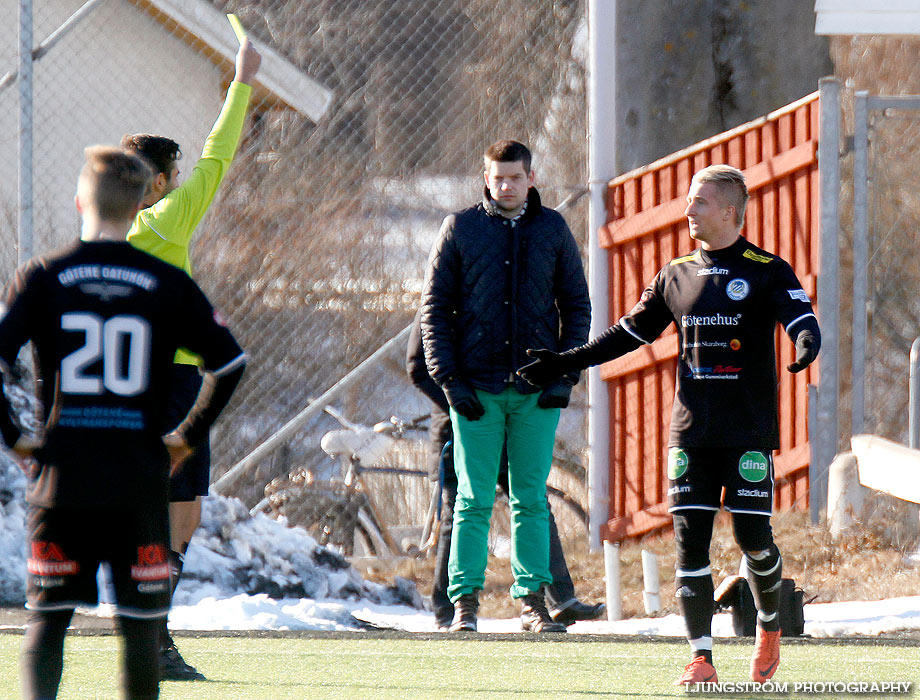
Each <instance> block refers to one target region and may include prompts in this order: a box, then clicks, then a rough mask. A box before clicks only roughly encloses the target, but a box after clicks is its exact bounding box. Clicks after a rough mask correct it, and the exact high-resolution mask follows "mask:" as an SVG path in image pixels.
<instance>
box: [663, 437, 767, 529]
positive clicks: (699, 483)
mask: <svg viewBox="0 0 920 700" xmlns="http://www.w3.org/2000/svg"><path fill="white" fill-rule="evenodd" d="M723 487H724V488H725V499H724V502H723V500H722V489H723ZM723 505H724V506H725V510H728V511H731V512H732V513H750V514H754V515H770V514H771V513H772V511H773V452H772V450H762V449H756V448H751V449H741V448H694V447H671V448H669V449H668V511H669V512H671V513H673V512H674V511H679V510H684V509H687V508H699V509H703V510H719V508H720V507H721V506H723Z"/></svg>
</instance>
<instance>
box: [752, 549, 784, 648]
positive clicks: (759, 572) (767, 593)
mask: <svg viewBox="0 0 920 700" xmlns="http://www.w3.org/2000/svg"><path fill="white" fill-rule="evenodd" d="M765 552H766V553H765V554H763V555H760V553H751V552H745V553H744V563H745V567H746V569H747V572H746V575H745V578H747V582H748V585H749V586H750V587H751V595H753V596H754V604H755V605H756V606H757V624H758V625H760V626H761V627H763V628H764V629H765V630H766V631H768V632H774V631H776V630H778V629H779V598H780V589H781V588H782V580H783V558H782V557H781V556H780V554H779V549H777V547H776V545H775V544H771V545H770V548H769V549H767V550H765Z"/></svg>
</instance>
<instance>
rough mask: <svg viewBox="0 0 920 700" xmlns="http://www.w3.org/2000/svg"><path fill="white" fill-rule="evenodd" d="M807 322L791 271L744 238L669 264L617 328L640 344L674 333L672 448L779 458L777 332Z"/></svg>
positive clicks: (806, 305) (804, 299)
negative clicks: (756, 451) (745, 450)
mask: <svg viewBox="0 0 920 700" xmlns="http://www.w3.org/2000/svg"><path fill="white" fill-rule="evenodd" d="M808 318H810V319H814V312H813V310H812V306H811V301H810V300H809V298H808V295H807V294H806V293H805V291H804V290H803V289H802V285H801V284H800V283H799V280H798V279H797V278H796V276H795V273H794V272H793V270H792V268H791V267H790V266H789V264H788V263H787V262H785V261H784V260H783V259H782V258H779V257H777V256H776V255H773V254H771V253H768V252H766V251H764V250H762V249H760V248H758V247H757V246H755V245H753V244H751V243H749V242H748V241H747V240H745V239H744V238H739V239H738V241H737V242H735V243H734V244H733V245H731V246H729V247H728V248H723V249H721V250H714V251H705V250H698V251H696V252H695V253H693V254H691V255H687V256H685V257H680V258H676V259H674V260H672V261H671V262H670V263H669V264H668V265H666V266H665V267H664V268H662V269H661V271H660V272H659V273H658V275H657V276H656V277H655V279H654V281H653V282H652V283H651V284H650V285H649V286H648V287H647V288H646V289H645V291H644V292H643V293H642V296H641V298H640V300H639V302H638V303H637V304H636V306H635V307H633V309H632V310H631V311H630V312H629V313H628V314H626V316H624V317H623V318H622V319H620V322H619V325H620V326H621V327H622V328H623V329H625V330H626V331H628V332H629V333H631V334H632V335H633V336H635V337H636V338H637V339H638V340H641V341H642V342H644V343H650V342H651V341H653V340H654V339H655V338H657V337H658V336H659V335H660V334H661V333H662V332H663V331H664V330H665V329H666V328H667V327H668V326H669V325H670V324H671V323H674V324H676V326H677V331H678V339H679V340H678V349H679V350H678V360H677V386H676V392H675V398H674V408H673V412H672V416H671V432H670V436H669V445H670V446H678V447H760V448H763V449H776V448H778V447H779V430H778V426H777V376H776V354H775V348H774V332H775V329H776V324H777V322H779V323H781V324H782V325H783V326H784V327H785V329H786V331H787V332H793V331H794V330H795V325H796V324H798V323H800V322H802V321H804V320H805V319H808Z"/></svg>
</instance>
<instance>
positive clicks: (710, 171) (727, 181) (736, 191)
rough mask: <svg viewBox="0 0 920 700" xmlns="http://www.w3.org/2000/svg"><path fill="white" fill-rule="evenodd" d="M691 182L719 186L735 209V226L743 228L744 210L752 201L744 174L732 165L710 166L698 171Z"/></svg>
mask: <svg viewBox="0 0 920 700" xmlns="http://www.w3.org/2000/svg"><path fill="white" fill-rule="evenodd" d="M691 182H696V183H698V184H700V185H702V184H704V183H707V182H711V183H712V184H714V185H717V186H718V188H719V190H720V191H721V192H722V194H723V196H724V197H725V199H726V201H727V202H728V204H730V205H731V206H733V207H734V208H735V224H736V225H737V226H738V228H741V226H742V225H743V224H744V210H745V209H746V208H747V203H748V199H750V195H749V194H748V189H747V181H746V180H745V178H744V173H742V172H741V171H740V170H738V168H733V167H732V166H730V165H722V164H719V165H710V166H709V167H706V168H703V169H702V170H699V171H697V173H696V174H695V175H694V176H693V180H692V181H691Z"/></svg>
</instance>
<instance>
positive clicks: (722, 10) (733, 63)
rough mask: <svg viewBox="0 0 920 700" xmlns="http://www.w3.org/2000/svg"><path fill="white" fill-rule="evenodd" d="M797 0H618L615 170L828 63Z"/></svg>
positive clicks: (655, 154)
mask: <svg viewBox="0 0 920 700" xmlns="http://www.w3.org/2000/svg"><path fill="white" fill-rule="evenodd" d="M814 26H815V15H814V3H812V2H804V1H803V0H770V1H769V2H752V1H750V0H748V1H745V0H651V1H649V2H647V1H645V0H619V2H618V4H617V34H618V36H617V42H618V50H617V77H616V79H617V134H618V137H617V160H618V163H617V170H618V171H619V172H625V171H627V170H631V169H633V168H636V167H639V166H642V165H644V164H646V163H649V162H651V161H653V160H655V159H657V158H661V157H663V156H665V155H667V154H669V153H671V152H673V151H676V150H678V149H681V148H684V147H685V146H689V145H691V144H693V143H695V142H697V141H700V140H702V139H704V138H708V137H709V136H713V135H715V134H717V133H719V132H721V131H724V130H726V129H730V128H732V127H734V126H737V125H738V124H741V123H743V122H746V121H749V120H751V119H754V118H756V117H758V116H761V115H763V114H766V113H767V112H770V111H772V110H774V109H777V108H779V107H782V106H783V105H785V104H788V103H789V102H792V101H793V100H796V99H798V98H799V97H802V96H804V95H807V94H808V93H810V92H814V91H815V90H817V89H818V79H819V78H820V77H821V76H824V75H830V74H832V73H833V66H832V64H831V60H830V53H829V47H828V40H827V38H826V37H817V36H815V34H814Z"/></svg>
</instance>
